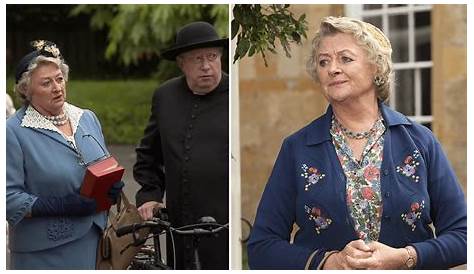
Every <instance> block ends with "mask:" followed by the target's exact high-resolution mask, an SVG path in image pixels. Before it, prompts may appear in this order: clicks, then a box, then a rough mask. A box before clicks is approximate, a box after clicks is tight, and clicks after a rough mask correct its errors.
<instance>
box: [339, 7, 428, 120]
mask: <svg viewBox="0 0 474 274" xmlns="http://www.w3.org/2000/svg"><path fill="white" fill-rule="evenodd" d="M380 5H381V6H382V7H381V8H380V9H371V10H364V9H363V5H362V4H357V5H355V4H351V5H344V7H345V14H346V15H347V16H348V17H353V18H356V19H359V20H363V18H365V17H375V16H380V17H381V18H382V31H383V32H384V33H385V34H386V35H387V37H390V32H389V28H390V27H389V16H392V15H407V18H408V24H407V25H408V30H407V31H408V61H407V62H400V63H393V70H394V72H397V71H401V70H414V75H413V81H414V87H413V94H414V98H413V100H414V115H411V116H407V117H408V118H410V119H412V120H414V121H416V122H418V123H421V124H430V125H431V124H432V123H433V113H432V111H431V113H430V115H422V90H421V70H422V69H426V68H429V69H430V72H431V75H432V73H433V60H432V59H433V57H431V60H430V61H416V60H415V51H416V44H415V13H416V12H426V11H429V12H430V14H431V12H432V5H428V4H427V5H415V4H407V5H406V6H402V7H389V4H380ZM430 79H432V77H431V78H430ZM429 92H430V93H431V94H433V87H431V90H430V91H429ZM389 99H390V100H389V102H390V107H392V108H393V109H397V106H396V102H397V101H396V100H397V93H396V92H391V93H390V98H389ZM430 104H431V102H430Z"/></svg>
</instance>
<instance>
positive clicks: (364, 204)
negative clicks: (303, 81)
mask: <svg viewBox="0 0 474 274" xmlns="http://www.w3.org/2000/svg"><path fill="white" fill-rule="evenodd" d="M334 119H335V118H334V116H333V119H332V126H331V130H330V132H331V136H332V142H333V144H334V147H335V149H336V154H337V157H338V158H339V161H340V163H341V166H342V169H343V170H344V174H345V176H346V179H347V181H346V195H347V197H346V202H347V208H348V209H349V213H350V215H351V216H352V219H353V225H354V229H355V231H356V232H357V234H358V236H359V238H360V239H362V240H364V241H366V242H369V241H378V239H379V234H380V224H381V216H382V196H381V194H380V193H381V192H380V166H381V165H382V159H383V142H384V133H385V126H384V123H383V118H382V116H380V118H379V119H378V120H377V121H376V124H375V127H374V128H375V130H374V131H373V134H371V135H370V136H369V138H368V140H367V144H366V146H365V148H364V150H363V152H362V156H361V160H360V161H357V160H356V159H355V157H354V155H353V153H352V150H351V148H350V147H349V145H348V143H347V142H346V139H345V138H346V137H345V136H344V134H343V132H342V130H341V129H340V128H339V127H338V126H337V125H336V123H335V120H334Z"/></svg>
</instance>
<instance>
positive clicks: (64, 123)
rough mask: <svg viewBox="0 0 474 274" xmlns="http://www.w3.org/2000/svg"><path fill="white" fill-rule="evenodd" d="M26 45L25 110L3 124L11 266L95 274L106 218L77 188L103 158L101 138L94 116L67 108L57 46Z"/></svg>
mask: <svg viewBox="0 0 474 274" xmlns="http://www.w3.org/2000/svg"><path fill="white" fill-rule="evenodd" d="M33 46H34V50H33V51H32V52H31V53H29V54H28V55H26V56H25V57H23V59H22V60H21V61H20V63H19V65H18V67H17V72H16V85H15V92H17V93H18V95H19V96H20V98H21V99H22V100H23V101H24V106H23V107H22V108H21V109H19V110H18V111H17V112H16V113H15V114H14V115H13V116H12V117H10V118H9V119H8V120H7V125H6V140H7V145H6V161H7V168H6V173H7V177H6V202H7V220H8V223H9V248H10V253H11V260H10V262H11V265H10V268H11V269H94V268H95V264H96V250H97V246H98V242H99V238H100V235H101V231H102V230H103V229H104V227H105V225H106V221H107V214H106V212H99V213H96V203H95V201H94V200H92V199H88V198H85V197H83V196H80V195H79V189H80V187H81V183H82V180H83V177H84V173H85V168H86V166H87V163H90V162H92V161H94V160H96V159H98V158H101V157H103V156H104V154H106V153H107V151H106V150H105V142H104V137H103V135H102V132H101V127H100V123H99V121H98V120H97V117H96V116H95V115H94V113H93V112H91V111H89V110H83V109H80V108H78V107H75V106H73V105H71V104H68V103H66V83H67V79H68V71H69V67H68V66H67V65H66V63H65V62H64V60H63V59H62V57H61V54H60V52H59V49H58V48H57V47H56V45H54V44H53V43H51V42H48V41H43V40H41V41H36V42H34V43H33ZM121 187H123V183H122V182H117V183H116V184H115V185H114V187H113V188H112V189H111V190H110V191H109V194H110V198H111V199H112V200H114V199H116V196H117V194H118V192H119V190H120V189H121Z"/></svg>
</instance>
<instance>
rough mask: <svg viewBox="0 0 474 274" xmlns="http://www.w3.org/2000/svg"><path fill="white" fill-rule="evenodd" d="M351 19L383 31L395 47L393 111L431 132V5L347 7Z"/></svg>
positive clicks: (393, 56)
mask: <svg viewBox="0 0 474 274" xmlns="http://www.w3.org/2000/svg"><path fill="white" fill-rule="evenodd" d="M346 14H347V16H350V17H354V18H358V19H361V20H363V21H366V22H369V23H371V24H373V25H375V26H377V27H379V28H380V29H381V30H383V32H384V33H385V34H386V35H387V36H388V38H389V39H390V42H391V43H392V49H393V52H392V60H393V67H394V75H395V88H394V92H392V93H391V94H390V99H389V104H390V106H391V107H392V108H394V109H396V110H398V111H400V112H401V113H403V114H405V115H407V116H408V117H409V118H411V119H412V120H414V121H417V122H419V123H421V124H423V125H425V126H427V127H429V128H431V123H432V121H433V116H432V115H431V69H432V67H433V62H432V61H431V5H404V4H376V5H375V4H374V5H368V4H364V5H346Z"/></svg>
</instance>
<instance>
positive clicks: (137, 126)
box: [7, 78, 158, 144]
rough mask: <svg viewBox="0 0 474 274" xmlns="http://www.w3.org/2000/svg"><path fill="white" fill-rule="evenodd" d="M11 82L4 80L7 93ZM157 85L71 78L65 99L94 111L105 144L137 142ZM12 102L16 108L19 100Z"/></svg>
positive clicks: (137, 81)
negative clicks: (99, 123)
mask: <svg viewBox="0 0 474 274" xmlns="http://www.w3.org/2000/svg"><path fill="white" fill-rule="evenodd" d="M13 82H14V80H13V79H12V78H8V79H7V87H8V88H7V90H8V93H10V95H12V90H13V88H12V87H13ZM157 86H158V83H157V82H156V80H107V81H97V80H76V81H75V80H70V81H69V82H68V86H67V101H68V102H69V103H71V104H73V105H76V106H79V107H81V108H86V109H90V110H92V111H94V113H95V114H96V115H97V117H98V118H99V120H100V122H101V125H102V131H103V133H104V136H105V139H106V142H107V143H108V144H137V143H138V142H139V140H140V138H141V137H142V136H143V130H144V128H145V126H146V124H147V122H148V117H149V115H150V105H151V99H152V95H153V91H154V90H155V89H156V87H157ZM12 98H14V100H15V99H16V98H15V96H12ZM15 101H16V100H15ZM15 105H16V106H17V108H18V107H19V102H18V101H16V102H15Z"/></svg>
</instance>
